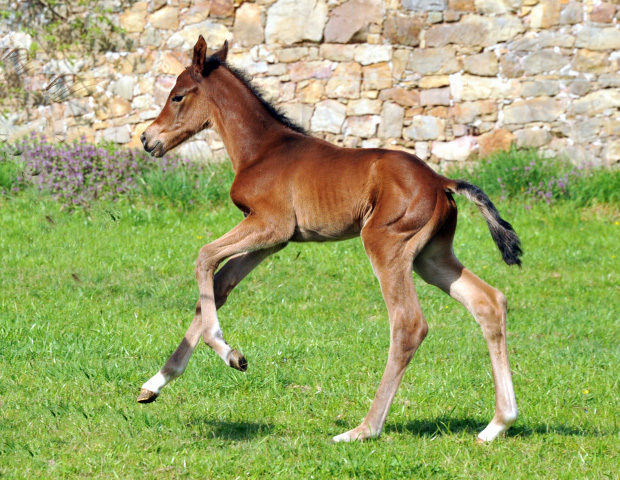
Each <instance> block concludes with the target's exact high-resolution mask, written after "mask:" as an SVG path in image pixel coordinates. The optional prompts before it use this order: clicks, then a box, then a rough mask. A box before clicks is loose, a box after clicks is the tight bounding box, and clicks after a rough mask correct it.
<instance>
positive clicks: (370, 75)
mask: <svg viewBox="0 0 620 480" xmlns="http://www.w3.org/2000/svg"><path fill="white" fill-rule="evenodd" d="M362 74H363V81H362V89H363V90H382V89H384V88H390V87H391V86H392V81H393V80H392V71H391V70H390V65H389V64H388V63H377V64H374V65H368V66H366V67H363V68H362Z"/></svg>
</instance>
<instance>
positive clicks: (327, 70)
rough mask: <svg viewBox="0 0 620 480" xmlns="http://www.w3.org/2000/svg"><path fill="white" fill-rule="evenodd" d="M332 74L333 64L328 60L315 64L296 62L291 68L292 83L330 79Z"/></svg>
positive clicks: (315, 62) (314, 62)
mask: <svg viewBox="0 0 620 480" xmlns="http://www.w3.org/2000/svg"><path fill="white" fill-rule="evenodd" d="M331 74H332V63H331V62H328V61H326V60H318V61H313V62H296V63H292V64H291V65H290V67H289V75H290V77H291V81H293V82H299V81H300V80H307V79H309V78H329V77H330V76H331Z"/></svg>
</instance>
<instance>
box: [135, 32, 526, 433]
mask: <svg viewBox="0 0 620 480" xmlns="http://www.w3.org/2000/svg"><path fill="white" fill-rule="evenodd" d="M227 54H228V42H225V43H224V44H223V46H222V47H221V48H220V49H219V50H217V51H215V52H214V53H212V54H211V55H208V54H207V44H206V42H205V40H204V38H203V37H202V35H201V36H200V37H199V38H198V41H197V42H196V45H195V46H194V50H193V58H192V64H191V65H190V66H189V67H187V68H186V70H184V71H183V72H182V73H181V74H180V75H179V76H178V78H177V80H176V84H175V85H174V87H173V88H172V90H171V92H170V94H169V96H168V99H167V101H166V104H165V105H164V107H163V109H162V111H161V112H160V114H159V116H158V117H157V118H156V119H155V120H154V121H153V123H151V124H150V125H149V126H148V127H147V128H146V130H145V131H144V133H143V134H142V135H141V140H142V143H143V145H144V149H145V150H146V151H147V152H149V153H150V154H151V155H152V156H155V157H161V156H162V155H164V154H165V153H166V152H168V151H169V150H170V149H172V148H174V147H176V146H177V145H179V144H181V143H182V142H184V141H185V140H187V139H188V138H190V137H191V136H192V135H195V134H196V133H198V132H200V131H201V130H203V129H205V128H208V127H213V128H214V129H215V130H216V131H217V133H218V134H219V135H220V136H221V138H222V141H223V142H224V145H225V147H226V150H227V153H228V155H229V157H230V161H231V162H232V167H233V170H234V173H235V176H234V181H233V183H232V186H231V189H230V198H231V200H232V201H233V203H234V204H235V205H236V207H237V208H239V210H241V212H242V213H243V215H244V218H243V220H242V221H241V222H240V223H239V224H238V225H237V226H236V227H234V228H233V229H232V230H230V231H229V232H228V233H226V234H225V235H223V236H222V237H220V238H219V239H217V240H215V241H213V242H211V243H209V244H207V245H205V246H203V247H202V248H201V249H200V252H199V254H198V259H197V260H196V267H195V275H196V280H197V282H198V289H199V292H200V296H199V299H198V302H197V304H196V310H195V314H194V319H193V321H192V323H191V325H190V327H189V329H188V330H187V333H186V334H185V336H184V338H183V341H182V342H181V344H180V345H179V347H178V348H177V349H176V350H175V352H174V353H173V354H172V356H171V357H170V358H169V359H168V361H167V362H166V363H165V365H164V366H163V367H162V368H161V370H160V371H159V372H158V373H157V374H155V375H154V376H153V377H152V378H150V379H149V380H148V381H147V382H146V383H145V384H144V385H143V386H142V390H141V392H140V394H139V397H138V402H141V403H149V402H152V401H154V400H155V399H156V398H157V396H158V395H159V393H160V391H161V389H162V388H163V387H164V386H165V385H166V384H167V383H169V382H170V381H171V380H173V379H175V378H177V377H179V376H180V375H181V374H182V373H183V372H184V370H185V368H186V366H187V364H188V361H189V359H190V356H191V355H192V352H193V350H194V348H195V347H196V345H197V344H198V342H199V340H200V338H201V337H202V339H203V340H204V342H205V343H206V344H207V345H209V346H210V347H211V348H213V350H215V352H216V353H217V354H218V355H219V356H220V357H221V358H222V360H223V361H224V362H225V363H226V364H227V365H229V366H230V367H233V368H235V369H237V370H240V371H246V369H247V365H248V364H247V361H246V359H245V357H244V356H243V355H242V354H241V353H240V352H239V351H238V350H235V349H233V348H231V347H230V346H229V344H228V343H227V342H226V340H224V336H223V333H222V329H221V328H220V324H219V321H218V316H217V310H218V309H219V308H220V307H221V306H222V305H224V303H225V302H226V299H227V298H228V295H229V294H230V292H231V291H232V290H233V288H235V286H236V285H238V284H239V282H241V281H242V280H243V278H244V277H245V276H246V275H248V274H249V273H250V271H252V269H254V268H255V267H256V266H257V265H258V264H259V263H261V262H262V261H263V260H264V259H265V258H267V257H268V256H269V255H272V254H273V253H275V252H277V251H279V250H281V249H283V248H284V247H285V246H286V245H287V244H288V243H289V242H310V241H314V242H325V241H335V240H344V239H349V238H353V237H357V236H360V237H361V240H362V243H363V246H364V249H365V252H366V254H367V256H368V259H369V260H370V263H371V265H372V269H373V272H374V274H375V276H376V277H377V279H378V281H379V285H380V287H381V292H382V294H383V299H384V301H385V304H386V307H387V310H388V316H389V324H390V347H389V353H388V359H387V365H386V367H385V371H384V373H383V376H382V378H381V382H380V384H379V387H378V390H377V393H376V395H375V398H374V400H373V402H372V405H371V407H370V410H369V412H368V414H367V415H366V417H365V418H364V420H363V421H362V422H361V424H360V425H359V426H358V427H356V428H354V429H352V430H350V431H347V432H344V433H342V434H340V435H337V436H335V437H333V441H334V442H350V441H356V440H366V439H371V438H377V437H379V435H380V434H381V431H382V429H383V426H384V423H385V420H386V417H387V414H388V411H389V409H390V406H391V404H392V401H393V399H394V395H395V394H396V390H397V389H398V386H399V385H400V382H401V379H402V376H403V374H404V372H405V369H406V368H407V365H408V364H409V362H410V361H411V359H412V357H413V355H414V354H415V352H416V350H417V349H418V347H419V346H420V343H421V342H422V341H423V340H424V338H425V337H426V334H427V332H428V325H427V323H426V320H425V318H424V315H423V314H422V310H421V308H420V304H419V301H418V298H417V295H416V290H415V288H414V283H413V278H412V276H413V271H415V272H416V273H417V274H418V275H419V276H420V277H421V278H422V279H423V280H424V281H426V282H427V283H429V284H431V285H434V286H436V287H439V288H440V289H441V290H443V291H444V292H446V293H447V294H449V295H450V296H451V297H452V298H454V299H456V300H457V301H459V302H460V303H461V304H463V305H464V306H465V308H467V310H469V312H471V314H472V315H473V317H474V319H475V320H476V322H477V323H478V324H479V325H480V326H481V329H482V333H483V335H484V338H485V340H486V343H487V346H488V349H489V354H490V356H491V367H492V371H493V381H494V385H495V398H496V402H495V415H494V417H493V418H492V420H491V421H490V423H489V424H488V426H487V427H486V428H484V430H482V432H480V434H479V435H478V437H477V441H478V442H488V441H491V440H493V439H495V438H496V437H497V436H498V435H500V434H501V433H502V432H504V431H505V430H506V429H508V427H510V426H511V425H512V424H513V423H514V422H515V420H516V419H517V414H518V411H517V404H516V399H515V393H514V388H513V384H512V378H511V373H510V366H509V363H508V352H507V347H506V305H507V304H506V297H505V296H504V295H503V294H502V293H501V292H500V291H499V290H497V289H495V288H493V287H491V286H490V285H488V284H487V283H485V282H484V281H482V280H481V279H480V278H478V277H477V276H476V275H474V274H473V273H472V272H471V271H470V270H468V269H466V268H465V267H464V266H463V265H462V264H461V262H460V261H459V260H458V259H457V257H456V256H455V254H454V251H453V248H452V243H453V238H454V232H455V230H456V222H457V208H456V203H455V201H454V198H453V195H454V194H457V195H463V196H465V197H466V198H467V199H469V200H470V201H472V202H473V203H474V204H475V205H477V207H478V208H479V210H480V212H481V213H482V215H483V217H484V218H485V219H486V222H487V224H488V226H489V230H490V233H491V236H492V237H493V240H494V241H495V243H496V244H497V246H498V248H499V250H500V252H501V254H502V258H503V260H504V262H505V263H506V264H508V265H519V266H520V265H521V259H520V257H521V255H522V250H521V245H520V240H519V238H518V236H517V234H516V233H515V231H514V229H513V228H512V226H511V225H510V224H509V223H508V222H506V221H505V220H503V219H502V217H501V216H500V214H499V213H498V211H497V209H496V208H495V206H494V205H493V203H492V202H491V200H490V199H489V197H488V196H487V195H486V194H485V193H484V192H483V191H482V190H481V189H480V188H478V187H477V186H475V185H473V184H471V183H468V182H466V181H463V180H451V179H449V178H447V177H444V176H442V175H439V174H438V173H436V172H435V171H433V170H432V169H431V168H430V167H429V166H427V165H426V164H425V163H424V162H423V161H422V160H420V159H419V158H417V157H416V156H414V155H411V154H409V153H407V152H404V151H397V150H388V149H381V148H369V149H350V148H341V147H338V146H336V145H333V144H331V143H329V142H327V141H324V140H322V139H319V138H315V137H312V136H311V135H309V134H308V133H307V132H306V131H305V130H304V129H303V128H301V127H300V126H298V125H297V124H295V123H294V122H292V121H291V120H289V119H288V118H287V117H286V116H285V115H283V114H282V113H280V112H279V111H278V110H277V109H276V108H274V107H273V106H272V105H271V104H270V103H269V102H267V101H266V100H264V99H263V97H262V96H261V95H260V93H258V92H257V91H256V89H255V88H253V86H252V84H251V82H250V80H249V79H248V78H247V77H245V75H244V74H243V72H241V71H239V70H237V69H235V68H234V67H232V66H231V65H229V64H228V63H226V58H227ZM225 260H228V261H227V262H226V263H224V264H223V265H222V266H221V268H219V270H218V267H219V266H220V264H221V263H222V262H224V261H225Z"/></svg>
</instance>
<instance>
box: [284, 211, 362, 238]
mask: <svg viewBox="0 0 620 480" xmlns="http://www.w3.org/2000/svg"><path fill="white" fill-rule="evenodd" d="M360 229H361V227H360V224H359V222H358V221H356V220H355V219H354V218H353V217H352V216H350V215H342V216H333V215H329V214H328V215H324V216H318V217H314V218H307V217H304V215H298V216H297V225H296V227H295V233H294V234H293V237H292V238H291V241H293V242H329V241H334V240H346V239H348V238H353V237H356V236H358V235H359V233H360Z"/></svg>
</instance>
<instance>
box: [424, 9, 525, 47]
mask: <svg viewBox="0 0 620 480" xmlns="http://www.w3.org/2000/svg"><path fill="white" fill-rule="evenodd" d="M524 31H525V27H524V25H523V23H522V22H521V20H520V19H519V18H518V17H516V16H514V15H504V16H498V17H488V16H480V15H465V16H464V17H463V18H462V19H461V21H460V22H458V23H449V24H443V25H437V26H432V27H430V28H429V29H428V30H427V32H426V36H425V39H426V45H427V46H429V47H442V46H445V45H449V44H456V45H461V46H483V47H488V46H492V45H495V44H497V43H500V42H506V41H508V40H511V39H513V38H514V37H516V36H517V35H519V34H520V33H523V32H524Z"/></svg>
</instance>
